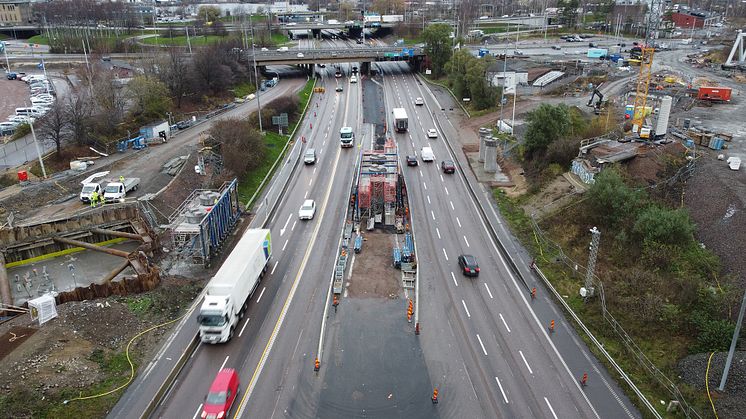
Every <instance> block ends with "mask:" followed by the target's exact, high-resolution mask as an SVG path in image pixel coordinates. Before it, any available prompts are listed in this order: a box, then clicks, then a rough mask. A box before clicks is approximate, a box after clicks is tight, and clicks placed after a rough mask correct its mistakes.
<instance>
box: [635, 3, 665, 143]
mask: <svg viewBox="0 0 746 419" xmlns="http://www.w3.org/2000/svg"><path fill="white" fill-rule="evenodd" d="M661 13H662V7H661V0H651V2H650V8H649V12H648V16H647V27H646V30H645V43H644V44H642V45H641V46H639V55H640V57H639V60H640V73H639V76H638V77H637V87H636V89H635V102H634V104H635V106H634V111H633V112H632V132H635V133H638V134H640V133H642V128H643V126H644V124H645V112H644V109H645V102H646V101H647V98H648V90H649V89H650V78H651V77H652V68H653V55H654V53H655V48H653V46H652V45H653V42H652V41H653V40H654V39H655V38H656V37H657V32H658V23H659V21H660V18H661ZM634 49H635V55H637V48H634ZM646 134H647V136H648V137H649V136H650V131H649V130H647V132H646Z"/></svg>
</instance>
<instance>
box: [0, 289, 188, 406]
mask: <svg viewBox="0 0 746 419" xmlns="http://www.w3.org/2000/svg"><path fill="white" fill-rule="evenodd" d="M200 289H201V283H199V282H197V281H191V280H188V279H182V278H165V279H163V281H162V284H161V286H160V287H158V288H157V289H156V290H154V291H151V292H147V293H144V294H140V295H137V296H130V297H117V296H114V297H109V298H105V299H100V300H96V301H82V302H71V303H66V304H63V305H60V306H58V307H57V311H58V317H57V318H56V319H53V320H51V321H49V322H47V323H46V324H44V325H43V326H38V325H37V324H35V323H32V322H31V320H30V316H28V315H23V316H18V317H16V318H14V319H12V320H10V321H7V322H5V323H3V324H0V335H2V336H5V334H6V333H9V332H10V331H18V330H22V329H19V328H30V329H33V330H35V333H33V334H30V336H28V337H24V338H25V339H26V340H25V341H24V342H22V343H21V344H20V345H19V346H18V347H17V348H16V349H15V350H13V351H12V352H11V353H9V354H7V356H6V357H5V358H4V359H2V362H0V411H2V412H3V414H2V415H1V416H3V417H13V418H26V417H28V418H31V417H91V418H96V417H103V416H104V415H105V413H106V411H108V409H110V408H111V406H113V403H115V402H116V399H115V398H102V399H95V401H86V402H82V401H73V402H71V403H70V404H69V405H63V404H62V401H63V400H65V399H69V398H72V397H75V396H78V395H83V396H87V395H91V394H96V393H98V392H104V391H107V390H110V389H113V388H116V387H118V386H119V385H121V384H124V383H125V382H127V379H128V377H129V375H130V368H129V364H128V363H127V362H126V358H125V357H124V348H125V347H126V345H127V343H128V342H129V341H130V339H132V337H134V336H135V335H136V334H137V333H139V332H140V331H142V330H145V329H147V328H149V327H152V326H155V325H158V324H162V323H164V322H166V321H169V320H172V319H174V318H176V317H178V316H179V315H180V313H181V312H182V311H183V309H185V308H186V307H188V306H189V304H190V303H191V302H192V300H194V298H195V297H196V296H197V295H198V293H199V291H200ZM170 330H171V325H169V326H166V327H162V328H159V329H155V330H154V331H152V332H149V333H148V334H146V335H144V336H142V337H141V338H139V339H138V340H137V341H136V343H134V344H133V346H132V347H131V354H132V356H133V361H134V362H135V364H142V363H143V360H145V359H147V358H148V357H150V356H152V354H153V352H154V351H155V350H157V349H158V347H159V343H160V340H161V338H162V337H163V336H165V335H167V334H168V333H169V331H170ZM19 336H20V335H19ZM118 395H119V393H117V397H118ZM81 412H83V413H82V415H79V414H81Z"/></svg>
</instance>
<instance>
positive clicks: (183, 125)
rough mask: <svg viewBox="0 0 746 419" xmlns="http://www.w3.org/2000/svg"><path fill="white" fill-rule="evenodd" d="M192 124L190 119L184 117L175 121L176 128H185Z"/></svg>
mask: <svg viewBox="0 0 746 419" xmlns="http://www.w3.org/2000/svg"><path fill="white" fill-rule="evenodd" d="M191 126H192V121H191V120H190V119H185V120H183V121H179V122H177V123H176V128H178V129H187V128H189V127H191Z"/></svg>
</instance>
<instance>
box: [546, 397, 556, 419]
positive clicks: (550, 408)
mask: <svg viewBox="0 0 746 419" xmlns="http://www.w3.org/2000/svg"><path fill="white" fill-rule="evenodd" d="M544 401H545V402H547V407H548V408H549V411H550V412H552V416H553V417H554V419H557V414H556V413H554V409H553V408H552V405H551V404H550V403H549V399H547V398H546V397H544Z"/></svg>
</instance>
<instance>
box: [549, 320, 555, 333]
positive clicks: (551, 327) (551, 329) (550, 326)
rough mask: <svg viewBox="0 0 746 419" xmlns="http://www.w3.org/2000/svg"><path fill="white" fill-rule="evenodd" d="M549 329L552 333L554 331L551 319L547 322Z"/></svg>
mask: <svg viewBox="0 0 746 419" xmlns="http://www.w3.org/2000/svg"><path fill="white" fill-rule="evenodd" d="M549 331H550V332H552V333H554V320H552V321H551V322H549Z"/></svg>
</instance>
